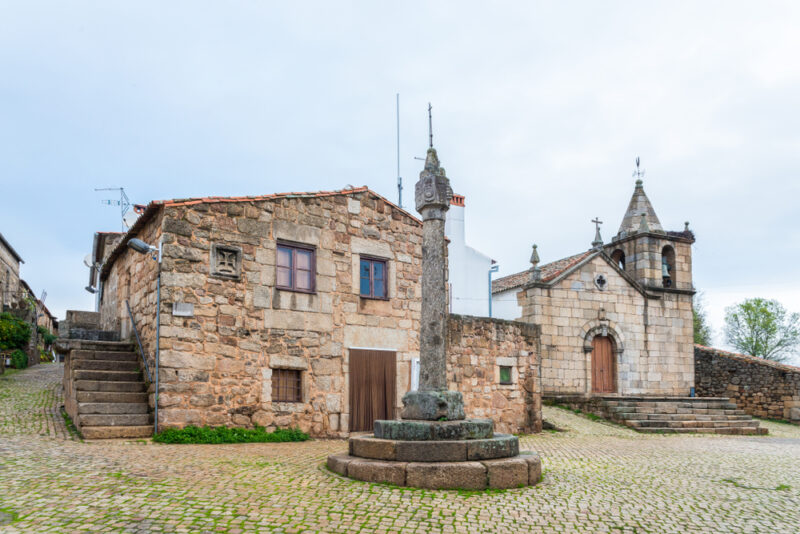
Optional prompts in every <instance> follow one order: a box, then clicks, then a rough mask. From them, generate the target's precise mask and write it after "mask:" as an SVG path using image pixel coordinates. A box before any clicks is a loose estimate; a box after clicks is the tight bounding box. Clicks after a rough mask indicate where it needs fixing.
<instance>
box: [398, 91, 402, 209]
mask: <svg viewBox="0 0 800 534" xmlns="http://www.w3.org/2000/svg"><path fill="white" fill-rule="evenodd" d="M397 206H398V207H399V208H400V209H403V179H402V178H401V177H400V93H397Z"/></svg>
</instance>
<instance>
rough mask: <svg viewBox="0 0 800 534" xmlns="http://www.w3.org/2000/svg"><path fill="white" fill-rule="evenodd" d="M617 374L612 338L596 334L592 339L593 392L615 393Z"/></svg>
mask: <svg viewBox="0 0 800 534" xmlns="http://www.w3.org/2000/svg"><path fill="white" fill-rule="evenodd" d="M615 376H616V372H615V369H614V350H613V346H612V344H611V339H610V338H609V337H607V336H595V338H594V339H593V340H592V392H593V393H614V392H615V391H616V387H615V385H614V383H615Z"/></svg>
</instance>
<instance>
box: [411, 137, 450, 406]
mask: <svg viewBox="0 0 800 534" xmlns="http://www.w3.org/2000/svg"><path fill="white" fill-rule="evenodd" d="M452 196H453V191H452V189H450V181H449V180H448V179H447V176H446V175H445V171H444V169H443V168H441V167H440V166H439V158H438V157H437V155H436V150H435V149H434V148H429V149H428V155H427V158H426V159H425V168H424V169H423V170H422V172H421V173H420V175H419V181H418V182H417V184H416V188H415V199H416V208H417V211H418V212H419V213H420V214H421V215H422V313H421V320H420V338H419V340H420V345H419V359H420V376H419V391H410V392H408V393H407V394H406V395H405V396H404V397H403V406H404V408H403V413H402V417H403V419H423V420H428V421H439V420H448V421H451V420H457V419H464V402H463V399H462V396H461V393H460V392H456V391H447V351H446V349H447V342H446V340H447V313H448V311H447V288H446V283H445V273H446V272H447V265H446V263H445V248H444V247H445V237H444V221H445V215H446V214H447V210H448V209H449V207H450V199H451V198H452Z"/></svg>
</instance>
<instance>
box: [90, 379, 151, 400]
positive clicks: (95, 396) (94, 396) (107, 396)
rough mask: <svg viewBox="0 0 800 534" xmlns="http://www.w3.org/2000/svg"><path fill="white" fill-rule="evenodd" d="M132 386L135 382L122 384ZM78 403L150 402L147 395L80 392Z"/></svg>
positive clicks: (114, 392)
mask: <svg viewBox="0 0 800 534" xmlns="http://www.w3.org/2000/svg"><path fill="white" fill-rule="evenodd" d="M122 383H123V384H132V383H133V382H122ZM75 397H76V400H77V401H78V402H123V403H125V402H145V403H146V402H148V398H147V397H148V395H147V393H125V392H119V391H78V392H77V393H76V395H75Z"/></svg>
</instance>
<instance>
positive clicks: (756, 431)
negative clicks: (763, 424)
mask: <svg viewBox="0 0 800 534" xmlns="http://www.w3.org/2000/svg"><path fill="white" fill-rule="evenodd" d="M636 430H638V431H639V432H643V433H648V434H695V433H696V434H733V435H740V436H754V435H764V434H766V433H767V429H766V428H663V427H661V428H660V427H648V428H641V429H636Z"/></svg>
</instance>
